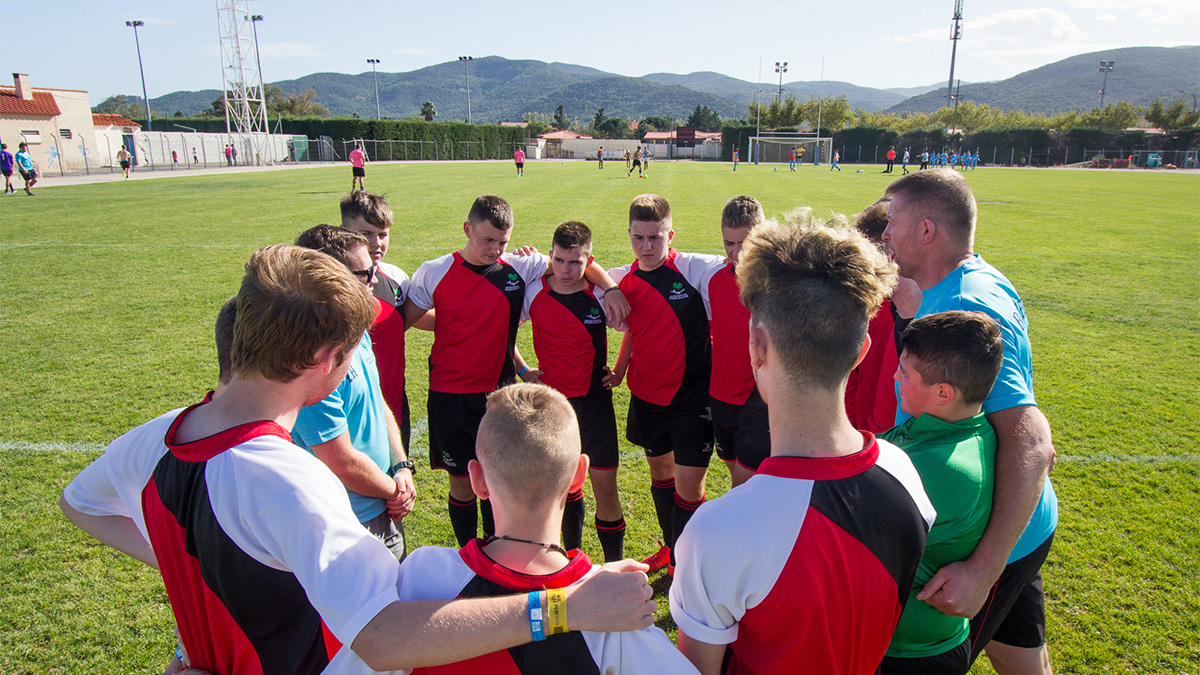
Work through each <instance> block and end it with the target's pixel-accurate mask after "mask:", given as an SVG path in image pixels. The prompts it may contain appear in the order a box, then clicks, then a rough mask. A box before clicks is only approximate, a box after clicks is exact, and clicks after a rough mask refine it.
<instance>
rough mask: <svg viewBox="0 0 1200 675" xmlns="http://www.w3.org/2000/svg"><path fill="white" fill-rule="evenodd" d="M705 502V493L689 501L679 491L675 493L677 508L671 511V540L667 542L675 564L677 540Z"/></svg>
mask: <svg viewBox="0 0 1200 675" xmlns="http://www.w3.org/2000/svg"><path fill="white" fill-rule="evenodd" d="M703 503H704V495H700V499H699V500H698V501H694V502H689V501H688V500H686V499H684V498H683V497H680V496H679V493H678V492H676V493H675V508H674V509H673V510H672V512H671V541H670V542H668V543H667V545H668V546H670V547H671V564H672V565H674V564H675V541H676V540H677V539H679V535H680V534H683V528H684V526H686V525H687V524H688V521H689V520H691V519H692V514H693V513H695V512H696V509H698V508H700V505H701V504H703Z"/></svg>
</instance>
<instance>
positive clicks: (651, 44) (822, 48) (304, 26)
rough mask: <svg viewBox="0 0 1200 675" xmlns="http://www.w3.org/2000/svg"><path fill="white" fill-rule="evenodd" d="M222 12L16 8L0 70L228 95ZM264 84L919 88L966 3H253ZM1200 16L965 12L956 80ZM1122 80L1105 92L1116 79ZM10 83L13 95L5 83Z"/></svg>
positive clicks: (1103, 3)
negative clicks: (450, 78)
mask: <svg viewBox="0 0 1200 675" xmlns="http://www.w3.org/2000/svg"><path fill="white" fill-rule="evenodd" d="M217 2H218V0H157V1H150V0H103V1H101V0H92V1H85V0H3V2H0V31H3V34H5V35H7V36H10V38H11V37H13V36H14V35H15V34H22V35H24V36H25V37H24V38H22V39H21V40H13V39H7V40H5V41H4V42H3V44H2V46H0V72H4V73H5V74H7V73H13V72H22V73H28V74H29V76H30V81H31V83H32V84H33V85H34V86H42V87H58V88H64V89H86V90H88V91H89V92H90V95H89V98H90V100H91V103H92V105H96V104H98V103H100V102H101V101H103V100H104V99H105V98H107V97H109V96H111V95H114V94H122V93H123V94H139V93H140V92H141V82H140V79H139V75H138V57H137V51H136V47H135V44H134V36H133V30H132V29H131V28H128V27H126V26H125V21H126V20H131V19H136V20H141V21H144V22H145V25H144V26H143V27H142V28H139V29H138V38H139V40H140V41H141V50H142V58H143V60H144V64H145V71H146V87H147V91H148V93H149V96H150V98H154V97H156V96H161V95H163V94H167V93H170V92H173V91H179V90H198V89H220V88H221V65H220V50H219V42H218V39H219V35H218V32H219V31H218V23H217ZM245 4H247V5H248V6H249V10H250V12H251V13H255V14H262V15H263V17H264V19H263V21H262V22H260V23H259V24H258V39H259V45H260V50H261V56H262V70H263V77H264V79H265V80H266V81H268V82H272V81H277V80H287V79H293V78H297V77H301V76H303V75H307V74H310V73H314V72H342V73H362V72H367V71H369V70H370V66H369V65H368V64H367V62H366V59H368V58H377V59H379V60H380V64H379V66H378V67H379V69H380V72H404V71H410V70H416V69H419V68H423V67H426V66H430V65H434V64H437V63H442V62H445V61H452V60H455V59H457V58H458V57H459V56H462V55H470V56H473V57H481V56H492V55H495V56H502V57H505V58H509V59H536V60H540V61H547V62H551V61H561V62H565V63H573V64H579V65H584V66H591V67H593V68H598V69H600V70H604V71H608V72H612V73H617V74H620V75H629V76H635V77H636V76H640V75H646V74H648V73H654V72H670V73H679V74H684V73H691V72H695V71H715V72H718V73H723V74H725V75H729V76H731V77H736V78H739V79H743V80H747V81H750V82H764V83H766V84H765V85H764V88H768V89H769V88H771V87H773V86H775V85H777V84H778V81H779V79H778V78H779V76H778V75H777V74H776V72H775V62H777V61H786V62H787V64H788V66H787V68H788V69H787V72H786V73H785V74H784V75H783V79H784V82H793V81H799V80H820V79H827V80H841V81H845V82H850V83H853V84H857V85H860V86H866V87H878V88H886V87H915V86H925V85H933V84H936V83H939V82H944V81H946V80H947V79H948V77H949V70H950V50H951V43H950V40H949V36H950V24H951V17H952V16H953V13H954V0H906V1H905V2H896V1H895V0H840V1H839V0H823V1H820V2H810V1H808V0H803V1H801V0H725V1H724V2H706V1H699V0H667V1H661V0H659V1H655V0H592V1H590V2H585V1H578V0H557V1H556V2H528V1H518V0H438V1H433V0H427V1H419V2H417V1H399V0H397V1H392V2H383V1H378V0H340V1H334V0H299V1H297V0H247V1H246V3H245ZM1198 28H1200V2H1189V1H1187V0H1061V1H1052V2H1047V1H1046V0H1040V1H1038V0H1035V1H1027V0H964V9H963V29H962V40H960V41H959V44H958V58H957V65H956V68H955V71H956V72H955V75H956V79H961V80H962V81H964V82H980V81H989V80H1001V79H1005V78H1008V77H1011V76H1013V75H1016V74H1018V73H1021V72H1024V71H1026V70H1030V69H1032V68H1037V67H1039V66H1042V65H1045V64H1047V63H1052V62H1054V61H1057V60H1060V59H1063V58H1066V57H1068V56H1074V55H1076V54H1081V53H1086V52H1092V51H1098V50H1103V49H1111V48H1119V47H1142V46H1165V47H1170V46H1178V45H1186V44H1196V43H1197V42H1200V40H1198V39H1197V37H1196V36H1197V34H1198V32H1197V29H1198ZM1119 70H1120V64H1117V70H1116V71H1114V73H1113V74H1112V75H1110V77H1119ZM4 83H7V82H6V81H5V82H4Z"/></svg>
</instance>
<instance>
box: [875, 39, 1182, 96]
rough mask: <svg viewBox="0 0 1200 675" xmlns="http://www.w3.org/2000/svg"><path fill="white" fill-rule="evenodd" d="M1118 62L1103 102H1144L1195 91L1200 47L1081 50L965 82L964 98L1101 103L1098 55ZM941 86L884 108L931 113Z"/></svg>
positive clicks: (939, 94)
mask: <svg viewBox="0 0 1200 675" xmlns="http://www.w3.org/2000/svg"><path fill="white" fill-rule="evenodd" d="M1101 59H1104V60H1113V61H1116V62H1117V63H1116V66H1115V67H1114V68H1113V71H1112V72H1111V73H1109V74H1108V88H1107V89H1106V90H1105V96H1104V101H1105V103H1115V102H1117V101H1129V102H1131V103H1133V104H1134V105H1147V104H1149V103H1150V101H1152V100H1154V98H1155V97H1162V98H1163V99H1164V100H1174V99H1175V98H1177V97H1179V96H1180V94H1179V92H1178V91H1177V90H1179V89H1184V90H1188V91H1195V89H1196V75H1197V73H1200V47H1195V46H1190V47H1128V48H1125V49H1110V50H1107V51H1102V52H1092V53H1090V54H1080V55H1079V56H1072V57H1070V58H1066V59H1063V60H1061V61H1056V62H1055V63H1051V64H1049V65H1045V66H1042V67H1041V68H1034V69H1033V70H1028V71H1025V72H1024V73H1021V74H1019V75H1016V76H1013V77H1010V78H1008V79H1007V80H1000V81H999V82H977V83H974V84H969V85H968V84H964V85H962V89H961V91H960V96H961V98H962V100H964V101H966V100H971V101H975V102H976V103H986V104H988V105H990V106H994V107H999V108H1003V109H1013V108H1015V109H1019V110H1030V111H1033V112H1035V113H1057V112H1063V111H1065V110H1071V109H1078V110H1091V109H1092V108H1095V107H1096V106H1098V105H1100V94H1099V92H1100V85H1101V82H1102V80H1103V75H1102V74H1101V73H1100V72H1099V69H1100V60H1101ZM944 93H945V91H944V89H935V90H933V91H930V92H928V93H925V94H921V95H919V96H914V97H912V98H909V99H906V100H904V101H902V102H900V103H898V104H896V105H894V106H892V107H891V108H888V110H887V112H932V111H934V110H937V109H938V108H940V107H942V106H944V105H946V98H945V97H944V96H943V95H942V94H944Z"/></svg>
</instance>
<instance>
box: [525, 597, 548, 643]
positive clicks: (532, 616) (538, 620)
mask: <svg viewBox="0 0 1200 675" xmlns="http://www.w3.org/2000/svg"><path fill="white" fill-rule="evenodd" d="M541 596H542V592H541V591H530V592H529V632H530V633H532V634H533V641H534V642H541V641H542V640H545V639H546V634H545V633H544V632H543V631H542V597H541Z"/></svg>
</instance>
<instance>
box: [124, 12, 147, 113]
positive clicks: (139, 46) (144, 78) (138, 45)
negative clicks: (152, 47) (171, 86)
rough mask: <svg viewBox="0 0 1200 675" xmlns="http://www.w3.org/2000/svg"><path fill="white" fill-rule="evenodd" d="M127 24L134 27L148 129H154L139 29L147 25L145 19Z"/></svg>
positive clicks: (127, 22) (126, 23)
mask: <svg viewBox="0 0 1200 675" xmlns="http://www.w3.org/2000/svg"><path fill="white" fill-rule="evenodd" d="M125 25H126V26H129V27H130V28H132V29H133V44H135V45H136V46H137V55H138V72H139V73H141V75H142V101H143V102H145V104H146V131H153V130H154V129H153V128H151V123H150V98H149V97H148V96H146V69H145V68H143V67H142V43H141V41H140V40H138V32H137V29H138V27H139V26H145V25H146V22H145V21H126V22H125Z"/></svg>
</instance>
